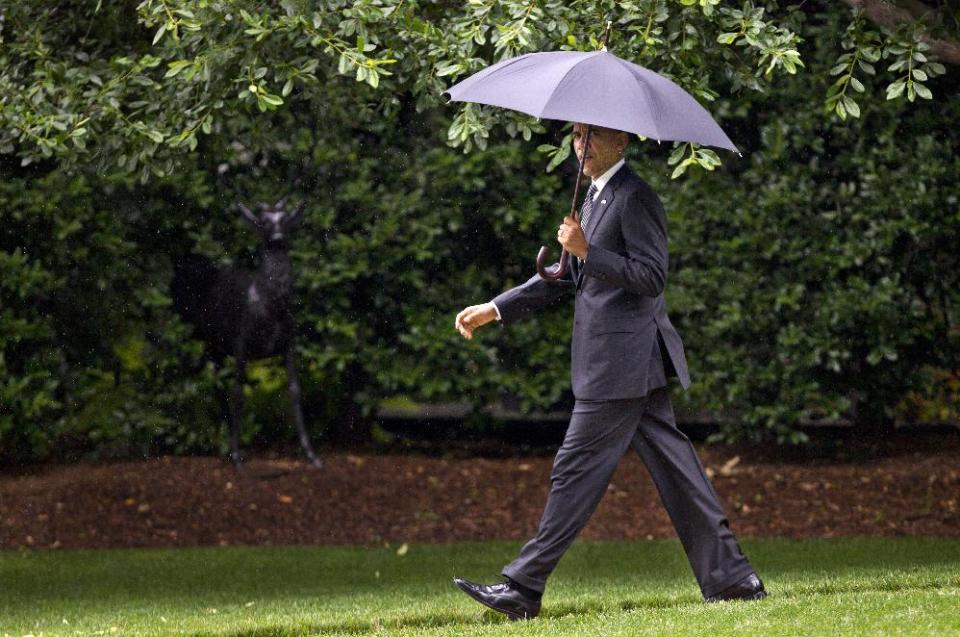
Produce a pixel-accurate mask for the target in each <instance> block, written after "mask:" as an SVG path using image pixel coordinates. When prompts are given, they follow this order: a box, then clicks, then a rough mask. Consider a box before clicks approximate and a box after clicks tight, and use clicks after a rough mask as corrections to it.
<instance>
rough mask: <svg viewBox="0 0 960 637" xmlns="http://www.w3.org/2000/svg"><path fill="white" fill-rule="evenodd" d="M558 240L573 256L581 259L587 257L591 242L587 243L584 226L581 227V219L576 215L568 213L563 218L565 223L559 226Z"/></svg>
mask: <svg viewBox="0 0 960 637" xmlns="http://www.w3.org/2000/svg"><path fill="white" fill-rule="evenodd" d="M557 241H559V242H560V245H562V246H563V248H564V250H566V251H567V252H569V253H570V254H572V255H573V256H575V257H577V258H579V259H586V258H587V252H589V251H590V244H589V243H587V238H586V237H585V236H584V235H583V228H581V227H580V221H579V220H578V219H577V218H576V217H574V216H571V215H567V216H566V217H564V218H563V223H562V224H560V227H559V228H557Z"/></svg>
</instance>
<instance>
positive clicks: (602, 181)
mask: <svg viewBox="0 0 960 637" xmlns="http://www.w3.org/2000/svg"><path fill="white" fill-rule="evenodd" d="M625 163H627V162H626V160H624V159H623V158H621V159H620V161H618V162H617V163H615V164H614V165H613V166H610V168H608V169H607V172H605V173H603V174H602V175H600V176H599V177H597V178H596V179H594V180H593V182H592V183H593V185H594V186H596V187H597V192H595V193H593V200H594V201H596V200H597V197H599V196H600V193H601V192H602V191H603V189H604V187H605V186H606V185H607V182H609V181H610V179H611V178H613V176H614V175H616V174H617V171H618V170H620V169H621V168H623V165H624V164H625ZM490 304H491V305H493V309H494V311H495V312H496V313H497V320H498V321H499V320H501V318H500V308H498V307H497V304H496V303H493V302H492V301H491V303H490Z"/></svg>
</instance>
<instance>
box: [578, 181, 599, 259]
mask: <svg viewBox="0 0 960 637" xmlns="http://www.w3.org/2000/svg"><path fill="white" fill-rule="evenodd" d="M596 194H597V187H596V186H595V185H594V184H590V188H588V189H587V196H586V197H584V199H583V205H582V206H580V227H581V228H583V232H584V234H586V232H587V223H589V221H590V213H592V212H593V198H594V197H595V196H596ZM577 263H579V264H581V265H583V260H582V259H579V258H578V259H577Z"/></svg>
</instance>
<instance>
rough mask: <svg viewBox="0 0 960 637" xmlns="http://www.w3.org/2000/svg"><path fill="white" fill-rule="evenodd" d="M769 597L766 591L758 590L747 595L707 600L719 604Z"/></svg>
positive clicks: (755, 600)
mask: <svg viewBox="0 0 960 637" xmlns="http://www.w3.org/2000/svg"><path fill="white" fill-rule="evenodd" d="M765 597H767V592H766V591H757V592H756V593H754V594H752V595H747V596H745V597H730V598H728V599H708V600H705V601H706V603H708V604H719V603H721V602H759V601H760V600H761V599H764V598H765Z"/></svg>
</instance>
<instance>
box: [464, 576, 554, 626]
mask: <svg viewBox="0 0 960 637" xmlns="http://www.w3.org/2000/svg"><path fill="white" fill-rule="evenodd" d="M453 583H454V584H456V585H457V588H459V589H460V590H462V591H463V592H464V593H466V594H467V597H469V598H470V599H472V600H473V601H475V602H478V603H480V604H483V605H484V606H486V607H487V608H489V609H490V610H494V611H497V612H498V613H502V614H504V615H506V616H507V617H508V618H510V621H515V622H520V621H526V620H528V619H533V617H527V616H526V615H521V614H519V613H513V612H511V611H508V610H506V609H503V608H497V607H496V606H493V605H492V604H490V603H488V602H487V601H486V600H483V599H481V598H479V597H477V596H476V595H474V594H473V591H472V590H470V589H469V588H467V587H466V586H464V585H463V584H461V583H460V582H458V581H457V580H453ZM534 617H536V615H534Z"/></svg>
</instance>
